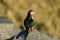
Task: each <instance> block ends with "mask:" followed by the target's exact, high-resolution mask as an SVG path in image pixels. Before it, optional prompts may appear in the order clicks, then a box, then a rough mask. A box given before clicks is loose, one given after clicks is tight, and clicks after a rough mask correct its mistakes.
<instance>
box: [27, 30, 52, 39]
mask: <svg viewBox="0 0 60 40" xmlns="http://www.w3.org/2000/svg"><path fill="white" fill-rule="evenodd" d="M27 40H53V39H52V38H51V37H49V36H48V35H45V34H42V33H40V32H38V31H37V30H36V31H35V32H30V33H29V34H28V36H27Z"/></svg>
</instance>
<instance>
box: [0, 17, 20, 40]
mask: <svg viewBox="0 0 60 40" xmlns="http://www.w3.org/2000/svg"><path fill="white" fill-rule="evenodd" d="M19 31H20V30H19V29H18V28H17V27H15V24H14V23H13V22H11V21H9V20H8V19H5V18H3V17H0V40H5V39H7V38H10V37H12V36H14V35H16V34H17V33H18V32H19Z"/></svg>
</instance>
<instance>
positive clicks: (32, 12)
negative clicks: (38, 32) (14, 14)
mask: <svg viewBox="0 0 60 40" xmlns="http://www.w3.org/2000/svg"><path fill="white" fill-rule="evenodd" d="M34 14H36V13H35V11H34V10H29V12H28V15H34Z"/></svg>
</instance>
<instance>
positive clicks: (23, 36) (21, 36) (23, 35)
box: [6, 30, 28, 40]
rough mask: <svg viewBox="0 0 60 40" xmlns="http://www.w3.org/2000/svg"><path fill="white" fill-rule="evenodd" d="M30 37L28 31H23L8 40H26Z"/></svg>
mask: <svg viewBox="0 0 60 40" xmlns="http://www.w3.org/2000/svg"><path fill="white" fill-rule="evenodd" d="M27 36H28V32H27V31H26V30H23V31H21V32H19V33H18V34H17V35H14V36H12V37H11V38H7V39H6V40H14V39H15V40H26V38H27Z"/></svg>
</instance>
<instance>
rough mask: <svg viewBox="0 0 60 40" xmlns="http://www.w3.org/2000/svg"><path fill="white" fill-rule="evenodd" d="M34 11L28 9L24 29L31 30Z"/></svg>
mask: <svg viewBox="0 0 60 40" xmlns="http://www.w3.org/2000/svg"><path fill="white" fill-rule="evenodd" d="M34 14H35V12H34V11H33V10H29V12H28V14H27V17H26V19H25V20H24V26H25V28H26V31H28V32H33V31H34V30H33V26H34V20H33V16H32V15H34Z"/></svg>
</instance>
